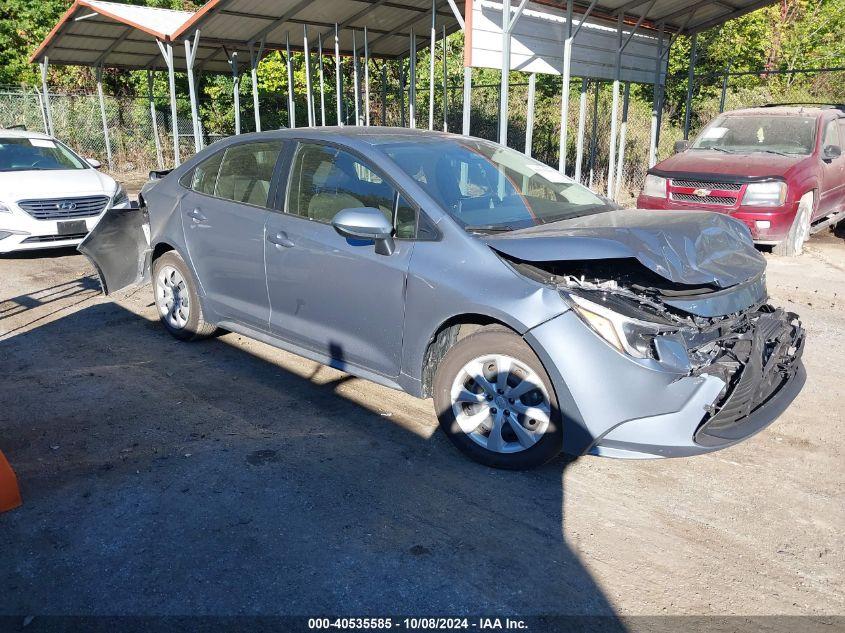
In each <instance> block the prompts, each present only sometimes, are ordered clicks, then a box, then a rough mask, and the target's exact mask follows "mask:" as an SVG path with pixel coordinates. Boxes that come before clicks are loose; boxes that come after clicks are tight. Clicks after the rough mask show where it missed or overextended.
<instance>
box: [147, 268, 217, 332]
mask: <svg viewBox="0 0 845 633" xmlns="http://www.w3.org/2000/svg"><path fill="white" fill-rule="evenodd" d="M153 290H154V292H155V304H156V309H157V310H158V316H159V318H160V319H161V322H162V324H164V327H165V328H167V331H168V332H170V333H171V334H172V335H173V336H175V337H176V338H178V339H179V340H181V341H193V340H196V339H200V338H205V337H207V336H210V335H211V334H213V333H214V330H216V329H217V328H216V326H215V325H214V324H213V323H208V322H207V321H206V320H205V319H204V318H203V314H202V306H201V305H200V301H199V295H198V294H197V290H196V283H195V282H194V276H193V275H192V274H191V271H190V269H189V268H188V266H187V265H186V264H185V260H183V259H182V258H181V257H180V256H179V253H177V252H176V251H168V252H166V253H164V255H162V256H161V257H159V258H158V259H156V260H155V261H154V262H153Z"/></svg>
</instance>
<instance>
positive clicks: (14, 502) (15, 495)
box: [0, 451, 23, 512]
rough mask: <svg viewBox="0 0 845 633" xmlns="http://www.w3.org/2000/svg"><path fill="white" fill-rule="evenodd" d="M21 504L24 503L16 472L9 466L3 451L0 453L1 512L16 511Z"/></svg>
mask: <svg viewBox="0 0 845 633" xmlns="http://www.w3.org/2000/svg"><path fill="white" fill-rule="evenodd" d="M21 503H23V501H21V491H20V489H19V488H18V479H17V477H15V471H14V470H12V467H11V466H9V462H8V461H6V456H5V455H3V451H0V512H6V511H8V510H14V509H15V508H17V507H18V506H19V505H21Z"/></svg>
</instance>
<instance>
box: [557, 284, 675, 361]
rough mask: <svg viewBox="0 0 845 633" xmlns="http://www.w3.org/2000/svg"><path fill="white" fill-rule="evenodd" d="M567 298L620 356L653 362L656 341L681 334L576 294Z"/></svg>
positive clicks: (670, 328) (671, 327) (583, 319)
mask: <svg viewBox="0 0 845 633" xmlns="http://www.w3.org/2000/svg"><path fill="white" fill-rule="evenodd" d="M566 296H567V297H568V298H569V299H570V300H571V301H570V305H571V306H572V309H573V310H575V312H576V314H578V316H579V317H581V320H582V321H584V323H586V324H587V325H588V326H590V329H592V330H593V331H594V332H595V333H596V334H598V335H599V336H600V337H602V338H603V339H604V340H605V341H607V342H608V343H610V345H612V346H613V347H615V348H616V349H617V350H619V351H620V352H623V353H625V354H628V355H629V356H633V357H634V358H654V347H653V342H654V338H655V337H656V336H659V335H661V334H669V333H671V332H677V331H678V327H677V326H672V325H669V324H662V323H654V322H651V321H643V320H642V319H637V318H635V317H632V316H629V315H625V314H621V313H620V312H617V311H615V310H611V309H610V308H608V307H607V306H604V305H600V304H598V303H595V302H594V301H590V300H589V299H585V298H584V297H581V296H579V295H576V294H567V295H566Z"/></svg>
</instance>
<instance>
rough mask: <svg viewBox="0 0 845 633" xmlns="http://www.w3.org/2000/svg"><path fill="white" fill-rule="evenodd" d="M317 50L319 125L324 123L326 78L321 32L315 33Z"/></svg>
mask: <svg viewBox="0 0 845 633" xmlns="http://www.w3.org/2000/svg"><path fill="white" fill-rule="evenodd" d="M317 50H319V51H320V58H319V62H320V63H319V64H318V70H319V73H320V125H322V126H323V127H325V125H326V79H325V75H324V72H323V34H322V33H319V34H318V35H317Z"/></svg>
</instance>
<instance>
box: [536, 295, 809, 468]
mask: <svg viewBox="0 0 845 633" xmlns="http://www.w3.org/2000/svg"><path fill="white" fill-rule="evenodd" d="M752 321H753V325H749V326H748V327H747V328H746V330H745V331H743V332H737V333H736V334H735V335H734V336H732V337H728V338H730V339H731V340H730V341H729V343H728V344H726V345H725V349H724V353H723V355H722V356H721V357H719V358H716V359H715V360H714V361H713V362H712V363H710V364H709V365H707V366H706V367H703V368H701V369H700V370H698V371H697V372H693V373H692V375H689V374H680V373H678V370H677V368H676V366H675V367H672V366H670V365H669V364H664V363H661V362H660V361H659V360H656V359H647V360H635V359H633V358H631V357H628V356H625V355H623V354H621V353H619V352H618V351H616V350H615V349H612V348H611V347H610V346H609V345H608V344H606V343H605V342H604V341H603V340H601V339H600V338H599V337H598V336H596V335H595V334H594V333H593V332H592V331H590V330H589V329H588V328H587V327H586V326H585V325H583V323H582V322H581V321H580V319H578V317H577V316H575V315H574V314H573V313H572V312H571V311H570V312H567V313H565V314H563V315H560V316H559V317H557V318H555V319H552V320H551V321H548V322H546V323H544V324H543V325H541V326H538V327H537V328H534V329H533V330H531V331H529V332H528V333H527V334H526V340H527V341H528V342H529V343H530V344H531V345H532V347H533V348H534V350H535V351H536V352H537V353H538V355H539V356H540V357H541V360H542V361H543V363H544V365H545V367H546V369H547V370H548V372H549V374H550V377H551V379H552V382H553V383H554V385H555V391H556V394H557V396H558V401H559V406H560V408H561V413H562V415H563V418H564V447H563V448H564V451H566V452H567V453H570V454H575V455H581V454H585V453H590V454H595V455H602V456H608V457H620V458H659V457H683V456H689V455H696V454H701V453H707V452H710V451H714V450H718V449H721V448H725V447H727V446H730V445H732V444H736V443H737V442H740V441H742V440H744V439H746V438H748V437H750V436H751V435H753V434H755V433H757V432H759V431H760V430H762V429H764V428H765V427H766V426H768V425H769V424H771V423H772V422H774V421H775V420H776V419H777V417H778V416H779V415H780V414H781V413H783V411H784V410H785V409H786V408H787V407H788V406H789V404H790V403H791V402H792V401H793V400H794V399H795V397H796V396H797V395H798V393H799V392H800V390H801V387H802V386H803V384H804V382H805V380H806V373H805V370H804V367H803V365H802V362H801V352H802V351H803V344H804V330H803V328H801V326H800V323H798V322H797V318H796V317H795V315H792V314H789V313H785V312H783V311H782V310H770V309H767V311H765V312H760V313H755V314H754V315H753V319H751V318H749V323H751V322H752Z"/></svg>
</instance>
